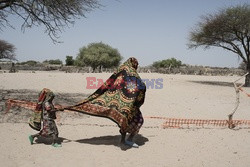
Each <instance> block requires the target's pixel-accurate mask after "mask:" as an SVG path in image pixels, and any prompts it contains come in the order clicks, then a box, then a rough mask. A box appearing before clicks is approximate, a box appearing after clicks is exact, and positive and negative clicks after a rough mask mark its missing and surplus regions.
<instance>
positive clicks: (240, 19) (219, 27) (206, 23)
mask: <svg viewBox="0 0 250 167" xmlns="http://www.w3.org/2000/svg"><path fill="white" fill-rule="evenodd" d="M188 46H189V48H197V47H204V48H205V49H207V48H209V47H211V46H214V47H220V48H223V49H225V50H227V51H231V52H233V53H235V54H236V55H237V56H238V57H239V58H241V59H242V60H243V62H244V63H245V64H246V71H247V72H249V74H248V75H246V78H245V86H247V87H250V5H247V4H245V5H239V6H236V7H231V8H226V9H222V10H220V11H219V12H218V13H215V14H214V15H212V14H211V15H207V16H203V19H202V21H201V22H200V23H199V24H198V26H197V28H196V29H194V30H193V31H191V32H190V43H189V44H188Z"/></svg>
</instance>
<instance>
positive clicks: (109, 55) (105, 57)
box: [75, 42, 122, 71]
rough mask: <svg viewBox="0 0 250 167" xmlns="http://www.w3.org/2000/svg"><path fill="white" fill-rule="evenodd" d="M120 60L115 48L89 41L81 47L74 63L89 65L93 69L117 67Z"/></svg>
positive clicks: (120, 57)
mask: <svg viewBox="0 0 250 167" xmlns="http://www.w3.org/2000/svg"><path fill="white" fill-rule="evenodd" d="M121 60H122V56H121V55H120V53H119V51H118V50H117V49H114V48H112V47H111V46H109V45H107V44H104V43H102V42H99V43H91V44H89V45H88V46H87V47H82V48H81V49H80V52H79V54H78V56H77V57H76V60H75V64H76V65H77V66H90V67H92V68H93V71H95V69H96V68H98V67H99V68H101V67H104V68H112V67H117V66H119V64H120V61H121Z"/></svg>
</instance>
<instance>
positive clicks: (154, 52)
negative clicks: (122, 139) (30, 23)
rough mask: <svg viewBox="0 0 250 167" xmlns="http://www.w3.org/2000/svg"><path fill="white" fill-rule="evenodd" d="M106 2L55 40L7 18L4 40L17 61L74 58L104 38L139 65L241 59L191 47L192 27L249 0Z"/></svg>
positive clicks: (224, 63) (234, 63)
mask: <svg viewBox="0 0 250 167" xmlns="http://www.w3.org/2000/svg"><path fill="white" fill-rule="evenodd" d="M100 3H101V4H102V5H103V7H101V8H100V9H95V10H93V11H92V12H90V13H87V14H86V16H87V17H86V18H81V19H77V20H75V24H74V25H71V26H69V27H66V28H65V29H64V31H63V32H62V33H59V36H60V38H59V39H58V40H60V41H62V43H53V41H52V40H51V39H50V38H49V36H48V35H47V34H46V33H44V30H45V29H44V27H43V26H39V27H35V26H34V27H32V28H27V29H25V32H23V31H22V30H21V25H22V23H23V21H22V20H21V19H20V18H18V17H13V16H11V17H9V22H10V24H12V25H13V26H14V27H15V29H13V28H10V27H6V28H2V29H3V30H2V32H0V39H1V40H5V41H7V42H9V43H11V44H13V45H14V46H15V47H16V55H17V56H16V58H17V59H18V61H20V62H22V61H27V60H35V61H40V62H42V61H44V60H51V59H60V60H62V61H63V62H64V63H65V59H66V56H68V55H69V56H73V58H76V56H77V55H78V53H79V49H80V48H82V47H84V46H87V45H88V44H90V43H93V42H103V43H105V44H108V45H110V46H111V47H113V48H116V49H118V51H119V52H120V54H121V56H122V57H123V61H125V60H126V59H128V58H129V57H136V58H137V59H138V61H139V65H140V66H147V65H151V64H152V63H153V62H155V61H159V60H164V59H169V58H176V59H177V60H180V61H182V63H183V64H189V65H202V66H212V67H238V66H239V64H240V63H241V59H239V58H238V56H237V55H235V54H233V53H231V52H229V51H226V50H223V49H222V48H214V47H212V48H210V49H206V50H204V49H203V48H197V49H195V50H194V49H188V47H187V43H188V38H189V33H190V31H191V30H192V29H193V28H195V27H196V25H197V23H198V22H199V21H200V20H201V16H203V15H207V14H213V13H215V12H217V11H218V10H220V9H221V8H225V7H232V6H236V5H240V4H241V5H242V4H245V3H247V4H250V0H100Z"/></svg>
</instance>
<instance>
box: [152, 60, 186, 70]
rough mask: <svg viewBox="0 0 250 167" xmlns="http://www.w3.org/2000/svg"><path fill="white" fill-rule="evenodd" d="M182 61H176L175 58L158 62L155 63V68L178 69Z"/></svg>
mask: <svg viewBox="0 0 250 167" xmlns="http://www.w3.org/2000/svg"><path fill="white" fill-rule="evenodd" d="M181 64H182V63H181V61H179V60H176V59H175V58H171V59H166V60H161V61H156V62H154V63H153V65H152V66H153V67H155V68H176V67H180V66H181Z"/></svg>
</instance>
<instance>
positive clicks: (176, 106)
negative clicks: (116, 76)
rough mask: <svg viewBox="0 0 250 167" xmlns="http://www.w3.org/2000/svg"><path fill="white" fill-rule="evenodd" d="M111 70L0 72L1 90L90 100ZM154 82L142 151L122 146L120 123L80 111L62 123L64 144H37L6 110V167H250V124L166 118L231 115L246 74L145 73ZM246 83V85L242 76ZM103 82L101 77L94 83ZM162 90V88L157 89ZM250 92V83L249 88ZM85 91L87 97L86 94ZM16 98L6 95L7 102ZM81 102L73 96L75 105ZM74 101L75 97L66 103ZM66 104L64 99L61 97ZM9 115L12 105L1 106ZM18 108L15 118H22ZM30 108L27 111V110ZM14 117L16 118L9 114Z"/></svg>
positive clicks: (0, 133) (1, 156) (246, 102)
mask: <svg viewBox="0 0 250 167" xmlns="http://www.w3.org/2000/svg"><path fill="white" fill-rule="evenodd" d="M110 75H111V74H110V73H101V74H100V73H93V74H91V73H86V74H80V73H63V72H35V73H31V72H22V71H21V72H19V73H0V81H1V82H0V90H1V91H2V92H0V94H2V96H3V92H4V91H5V93H6V91H7V92H11V91H13V90H15V91H16V90H20V91H23V92H22V93H21V94H22V95H23V96H24V95H25V96H26V94H24V92H28V93H27V95H29V93H30V92H33V94H32V96H31V93H30V97H33V98H35V97H34V92H35V94H36V92H38V91H40V90H41V89H42V88H44V87H47V88H50V89H51V90H53V91H54V92H55V94H56V95H60V96H57V97H56V98H59V97H60V98H61V97H63V96H64V95H66V96H67V95H68V99H71V95H73V94H74V95H76V94H77V98H76V100H78V99H81V98H83V99H84V98H85V97H86V96H87V95H89V94H91V93H93V92H94V89H87V88H86V87H87V86H88V85H87V84H88V83H87V78H88V77H95V78H96V79H99V80H104V81H105V80H106V79H107V78H108V77H109V76H110ZM140 76H141V78H142V79H144V80H146V82H148V81H151V82H152V81H153V79H155V80H157V81H158V83H156V82H155V83H154V85H153V84H151V85H150V84H149V83H147V86H148V87H149V89H148V90H147V92H146V99H145V103H144V105H143V106H142V107H141V110H142V113H143V115H144V117H145V120H144V121H145V122H144V125H143V127H142V128H141V130H140V133H139V135H138V136H137V137H136V138H135V142H136V143H137V144H139V148H130V147H120V145H119V140H120V134H119V128H118V127H117V126H116V125H115V124H114V123H113V122H112V121H110V120H108V119H104V118H99V117H91V116H86V115H85V116H82V115H83V114H82V115H79V116H75V115H74V114H73V115H74V116H72V113H71V112H64V113H63V115H64V117H61V119H59V120H57V125H58V129H59V132H60V135H59V136H60V137H61V140H62V147H61V148H53V147H52V146H51V145H50V143H49V142H48V143H46V142H47V141H44V140H37V141H36V143H35V144H34V145H30V144H29V141H28V135H29V134H34V133H36V132H35V131H34V130H32V129H31V128H29V126H28V125H27V123H26V122H25V121H20V123H13V122H11V121H6V116H5V115H4V114H1V120H2V121H1V123H0V150H1V152H0V165H1V166H25V167H31V166H61V167H64V166H65V167H68V166H81V167H82V166H113V167H117V166H149V167H151V166H160V167H161V166H171V167H172V166H173V167H175V166H177V167H179V166H180V167H182V166H187V167H201V166H205V167H210V166H213V167H214V166H216V167H224V166H227V167H230V166H232V167H235V166H241V167H247V166H249V164H250V158H249V157H250V129H249V128H236V129H235V130H231V129H228V128H227V127H210V128H201V127H199V128H196V127H190V128H183V129H176V128H172V129H163V128H162V124H163V123H164V120H163V119H152V118H148V117H152V116H157V117H167V118H187V119H227V115H228V114H230V113H231V112H232V110H233V108H234V105H235V90H234V88H233V84H232V82H233V81H234V80H236V79H237V78H239V76H195V75H166V74H156V73H142V74H140ZM240 82H243V80H242V81H240ZM93 83H94V84H97V82H93ZM157 88H158V89H157ZM244 90H245V91H246V92H248V93H250V88H244ZM81 95H82V97H81ZM7 97H8V96H7V95H5V94H4V97H2V100H1V102H2V103H3V102H4V101H5V100H6V98H7ZM76 100H73V101H68V102H70V103H74V102H75V101H76ZM66 101H67V100H66ZM57 102H58V103H60V102H61V103H62V101H57ZM249 106H250V98H249V97H247V96H246V94H244V93H242V92H241V93H240V105H239V108H238V109H237V111H236V113H235V115H234V119H244V120H250V112H249ZM0 109H1V112H2V113H3V112H4V111H3V110H4V108H3V107H2V108H0ZM18 112H19V111H16V114H15V115H18ZM20 112H22V111H20ZM8 116H9V115H8Z"/></svg>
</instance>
